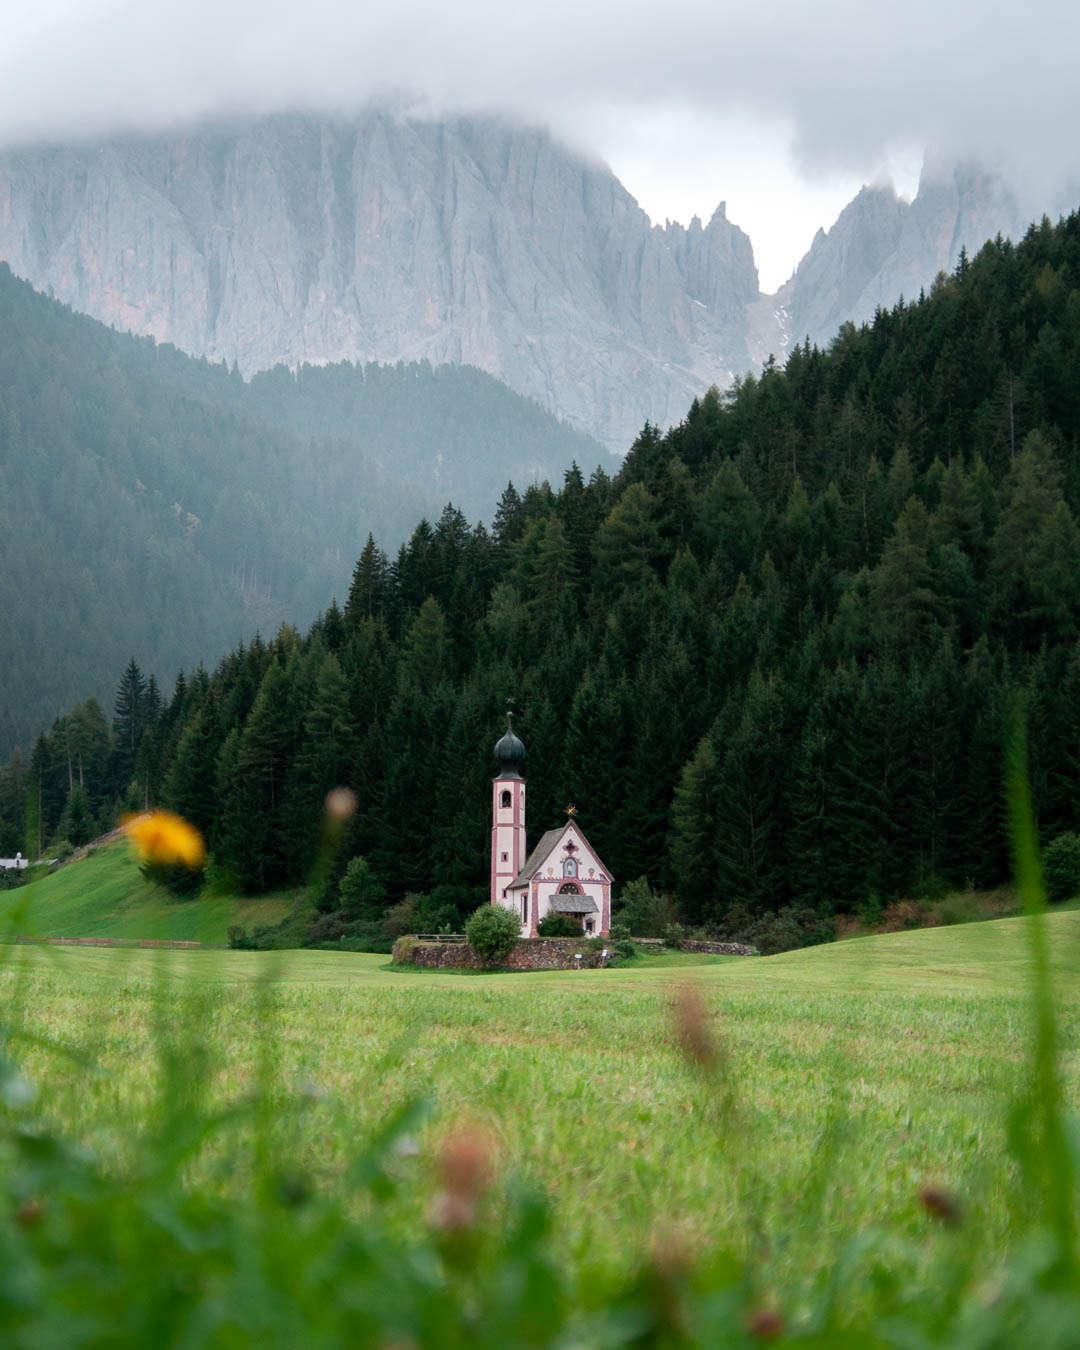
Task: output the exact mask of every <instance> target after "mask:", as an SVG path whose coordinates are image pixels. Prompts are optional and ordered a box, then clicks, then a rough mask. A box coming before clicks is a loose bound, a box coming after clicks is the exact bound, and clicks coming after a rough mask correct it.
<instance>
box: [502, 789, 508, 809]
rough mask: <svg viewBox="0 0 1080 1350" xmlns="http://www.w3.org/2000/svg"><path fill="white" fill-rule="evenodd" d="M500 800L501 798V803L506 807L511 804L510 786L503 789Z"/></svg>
mask: <svg viewBox="0 0 1080 1350" xmlns="http://www.w3.org/2000/svg"><path fill="white" fill-rule="evenodd" d="M500 800H501V804H502V805H503V806H504V807H505V806H509V805H510V789H509V788H504V789H503V794H502V797H501V799H500Z"/></svg>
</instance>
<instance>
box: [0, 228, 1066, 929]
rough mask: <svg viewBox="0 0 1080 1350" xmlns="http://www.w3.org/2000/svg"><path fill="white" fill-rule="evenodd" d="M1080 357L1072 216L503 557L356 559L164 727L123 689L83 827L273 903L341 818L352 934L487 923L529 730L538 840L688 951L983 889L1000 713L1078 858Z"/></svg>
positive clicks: (587, 496)
mask: <svg viewBox="0 0 1080 1350" xmlns="http://www.w3.org/2000/svg"><path fill="white" fill-rule="evenodd" d="M1078 357H1080V216H1076V215H1074V216H1071V217H1069V219H1067V220H1065V221H1063V222H1062V223H1061V224H1059V225H1058V226H1057V227H1053V226H1051V225H1050V224H1049V223H1048V222H1044V223H1043V224H1042V225H1041V226H1039V227H1037V228H1033V229H1032V230H1031V231H1029V233H1028V235H1027V237H1026V238H1025V239H1024V240H1023V242H1022V243H1021V244H1019V245H1017V246H1016V247H1013V246H1012V245H1010V244H1008V243H1006V242H1002V241H1000V240H999V241H998V242H996V243H991V244H988V245H987V246H986V247H985V248H984V249H983V250H982V251H981V252H980V253H979V254H978V256H977V257H976V258H974V259H972V260H970V261H969V260H968V259H967V258H966V257H963V258H962V259H961V263H960V265H959V267H958V268H957V270H956V273H955V275H953V276H951V277H949V278H947V279H946V278H944V277H943V278H941V279H940V280H939V282H938V283H937V284H936V285H935V287H934V289H933V293H932V294H930V295H929V296H925V297H922V298H920V300H919V301H918V302H917V303H914V304H911V305H903V306H898V307H897V308H895V309H893V310H892V311H890V312H888V313H881V314H879V315H878V317H877V319H876V320H875V322H874V323H873V324H872V325H870V326H868V327H866V328H863V329H860V330H856V329H855V328H853V327H848V328H845V329H844V330H842V331H841V332H840V334H839V335H838V337H837V338H836V340H835V341H834V342H833V344H832V346H831V348H830V350H829V351H828V352H821V351H818V350H814V349H808V348H800V349H798V350H797V351H795V352H794V353H793V354H792V355H791V357H790V359H789V361H788V362H787V365H786V368H785V369H783V370H781V369H777V368H771V367H770V368H768V369H767V370H766V371H765V372H764V374H763V375H762V376H761V378H760V379H747V380H746V381H744V382H743V383H741V384H740V385H739V386H738V387H737V388H736V389H735V390H734V391H733V392H732V393H731V395H730V396H729V397H727V398H721V397H720V396H719V395H718V394H717V393H716V392H715V391H713V392H710V393H709V394H708V395H707V396H705V397H704V398H702V399H701V400H700V401H697V402H695V403H694V405H693V406H692V407H691V409H690V411H689V413H688V415H687V417H686V419H685V421H684V422H683V423H682V424H681V425H680V426H678V427H676V428H674V429H673V430H672V431H671V432H670V433H669V434H667V435H661V434H660V433H659V432H658V431H656V430H655V429H653V428H651V427H648V426H647V427H646V428H645V429H644V430H643V432H642V434H641V435H640V436H639V437H638V439H637V441H636V442H635V444H634V446H633V447H632V449H631V450H630V453H629V455H628V456H627V458H626V461H625V463H624V465H623V467H622V469H621V471H620V472H619V474H618V476H617V477H616V478H615V479H614V480H609V479H608V478H607V477H606V476H605V475H604V474H603V473H602V472H597V473H594V474H593V475H592V476H591V477H589V478H588V479H586V478H585V477H583V475H582V474H581V473H579V472H578V471H577V470H576V468H575V469H572V470H570V471H569V472H567V473H566V475H565V477H564V481H563V482H562V484H561V485H560V486H559V490H558V491H553V490H550V489H548V488H547V487H546V486H544V487H540V488H537V487H532V488H530V489H528V490H527V491H525V492H524V493H523V494H521V495H519V494H518V493H517V492H516V491H515V490H514V489H512V488H508V489H507V491H506V492H505V494H504V496H503V498H502V501H501V503H500V506H499V510H498V513H497V515H496V518H495V522H494V528H493V530H492V531H491V532H490V534H489V533H488V532H487V531H486V530H485V529H484V528H483V527H482V526H473V527H470V526H469V525H468V523H467V521H466V520H465V518H464V517H463V516H462V515H460V514H459V513H458V512H456V511H453V510H447V511H445V512H444V513H443V515H442V516H441V517H440V518H439V520H438V521H437V523H436V524H435V525H434V526H433V527H432V526H429V525H427V524H426V523H424V524H421V525H420V526H418V527H417V528H416V529H415V531H414V533H413V535H412V537H411V538H410V540H409V542H408V544H407V545H405V546H403V547H402V549H401V550H400V552H399V553H398V554H397V556H396V557H394V558H393V559H392V560H391V559H389V558H388V557H387V556H386V555H385V554H384V553H383V552H382V551H381V550H380V548H379V547H378V546H377V544H376V543H375V541H374V540H372V541H369V543H368V545H367V547H366V548H365V549H364V551H363V553H362V556H361V557H360V560H359V562H358V563H357V565H356V568H355V571H354V575H353V581H352V586H351V589H350V591H349V594H348V598H347V603H346V605H345V606H344V609H343V610H339V609H337V608H336V607H331V608H330V609H329V610H328V611H326V612H325V613H324V615H323V617H322V618H321V619H320V620H319V621H318V622H316V624H315V625H314V627H313V628H312V629H311V631H310V633H308V634H307V636H304V637H301V636H299V635H297V634H296V633H295V632H293V631H291V630H283V631H282V632H281V633H279V635H278V636H277V637H276V638H275V639H274V640H273V641H271V642H263V641H254V642H249V643H248V644H247V645H245V646H243V647H240V648H238V649H237V650H236V651H234V652H233V653H231V654H230V655H229V656H228V657H227V658H225V660H224V661H223V662H222V663H221V665H220V666H219V667H218V669H217V670H216V671H215V672H214V673H213V674H212V675H206V674H203V673H201V672H200V673H199V675H198V676H197V677H196V678H193V679H188V680H186V681H185V680H182V681H180V682H179V683H178V685H177V687H176V690H175V691H174V693H173V694H172V695H171V697H170V698H169V699H168V700H167V701H166V702H165V703H164V704H162V705H161V706H160V707H152V706H151V704H150V702H149V701H148V700H147V698H146V697H145V694H143V693H141V692H140V689H139V671H138V670H136V669H134V668H132V669H131V670H129V672H128V675H127V677H126V681H125V685H124V686H123V687H122V689H121V694H120V700H119V702H118V708H119V722H118V727H117V731H118V733H119V734H116V735H114V736H113V738H112V741H111V749H110V739H109V736H108V735H107V734H106V729H105V728H104V726H103V720H102V719H101V718H100V716H99V714H97V713H95V714H94V717H95V718H96V719H97V721H96V725H97V731H96V733H95V735H96V737H97V743H98V746H99V754H100V762H101V764H102V766H103V768H102V770H101V771H100V772H98V771H95V774H93V775H90V776H88V777H87V779H86V780H85V783H84V788H85V797H86V800H85V802H84V804H83V807H82V808H80V809H81V810H83V812H84V814H85V812H86V811H87V810H88V811H90V812H96V813H100V812H102V811H106V812H107V811H108V810H109V809H110V802H111V800H112V797H113V796H114V795H116V794H117V793H118V792H121V791H123V789H124V785H125V784H126V783H127V782H128V781H129V780H130V779H131V777H133V776H134V777H137V778H138V783H139V786H138V788H137V792H138V794H140V795H142V794H145V795H146V796H148V797H149V798H151V799H154V800H160V801H162V802H164V803H166V804H168V805H170V806H172V807H175V808H176V809H177V810H180V811H181V812H183V813H184V814H185V815H187V816H189V817H190V818H191V819H193V820H194V821H195V822H196V823H197V824H198V825H199V827H200V828H201V829H203V830H204V831H205V832H206V834H207V836H208V838H209V840H210V844H211V847H212V849H213V852H214V855H215V866H216V867H217V868H219V869H222V870H226V871H228V872H230V873H232V874H233V875H234V876H235V877H236V878H237V879H238V880H239V881H240V883H241V884H243V885H244V886H246V887H251V888H260V887H269V886H272V885H277V884H279V883H282V882H288V881H295V880H297V879H300V878H302V877H303V876H304V875H305V874H306V871H307V869H308V868H309V866H310V864H311V860H312V856H313V850H314V846H315V839H316V834H317V829H318V821H319V812H320V806H321V802H322V798H323V794H324V792H325V791H326V789H327V788H329V787H331V786H334V785H336V784H339V783H348V784H350V785H351V786H352V787H353V788H354V789H355V791H356V793H357V796H358V799H359V809H358V811H357V813H356V815H355V816H354V818H353V820H352V822H351V826H350V831H351V833H350V837H349V839H348V841H347V848H346V850H345V853H344V857H345V858H347V857H350V856H354V855H363V857H364V858H365V859H366V860H367V863H368V866H369V872H368V873H366V874H365V878H364V886H362V887H361V888H360V891H361V893H362V895H363V896H366V899H362V901H361V902H359V909H355V908H354V910H353V911H351V917H352V918H353V919H356V918H357V917H358V916H359V917H362V918H363V919H364V920H365V921H369V922H375V921H376V920H377V918H378V913H379V911H380V910H381V908H382V907H383V906H384V905H388V904H392V903H395V902H398V901H400V900H401V898H402V897H403V896H404V895H405V893H407V892H423V893H426V894H428V895H429V896H430V899H429V900H428V901H426V902H424V903H425V904H426V906H427V908H422V909H421V910H420V911H415V910H414V911H413V912H414V913H422V914H423V916H424V917H425V920H426V921H427V922H428V923H429V924H430V923H434V922H435V921H436V920H439V919H443V920H446V919H448V918H449V919H456V916H457V913H458V909H464V908H467V907H468V906H469V905H471V904H472V903H475V902H476V900H477V898H478V897H479V898H482V896H483V894H484V893H485V887H486V878H487V867H488V862H487V847H488V830H489V824H490V821H489V796H488V787H489V781H490V777H491V773H492V771H493V766H492V763H491V761H490V757H489V756H490V747H491V744H492V742H493V741H494V739H495V738H496V736H497V735H498V734H499V731H500V728H501V725H502V722H501V709H502V707H503V701H504V700H505V699H506V698H507V697H508V696H511V697H513V698H514V699H515V702H516V707H517V709H518V710H519V718H518V721H517V724H516V725H517V727H518V729H519V730H520V733H521V735H522V738H523V739H524V741H525V742H526V745H527V747H528V761H527V766H526V767H527V773H528V777H529V792H530V805H529V812H530V822H529V823H530V836H531V837H532V838H535V837H536V835H537V834H538V833H539V832H540V831H541V830H543V829H545V828H547V827H549V826H551V825H553V824H555V823H557V821H558V819H559V817H560V813H561V810H562V808H563V807H564V806H565V805H566V804H567V803H570V802H573V803H575V804H576V806H577V807H578V811H579V819H580V821H581V823H582V825H583V828H584V829H585V830H586V831H587V832H588V834H589V837H590V839H591V840H592V841H593V842H594V844H595V845H596V847H597V849H598V850H599V852H600V854H601V855H602V856H603V857H604V859H605V861H606V862H607V863H608V864H609V866H610V867H611V869H612V871H613V872H614V874H615V876H616V878H617V879H618V881H619V882H620V883H624V882H626V881H628V880H630V879H632V878H636V877H639V876H642V875H645V876H647V877H648V878H649V879H650V881H651V882H652V883H653V885H654V886H658V887H663V888H667V889H670V890H671V891H672V892H673V894H674V896H675V897H676V899H677V902H678V905H679V908H680V911H681V915H682V917H683V919H684V920H685V921H686V922H689V923H705V924H709V925H712V926H714V927H716V928H717V929H718V930H720V931H724V930H725V929H727V930H731V929H733V928H735V927H738V926H740V925H742V924H745V922H746V919H747V915H748V914H749V915H754V914H758V915H760V914H762V913H766V912H769V911H776V910H779V909H781V908H782V907H785V906H790V905H795V906H799V907H802V908H804V909H807V910H814V911H817V912H820V913H831V912H833V911H835V910H843V909H851V908H854V907H857V906H860V905H863V904H864V903H866V902H867V901H872V900H873V898H874V897H877V898H880V899H887V898H889V897H892V896H895V895H898V894H902V893H905V892H911V891H914V890H920V889H928V888H933V887H935V886H937V885H941V884H951V885H963V884H964V883H965V882H969V881H970V882H972V883H975V884H987V883H993V882H997V881H999V880H1001V879H1002V878H1003V877H1004V876H1005V874H1006V868H1007V860H1006V851H1005V839H1004V833H1003V823H1002V803H1001V760H1002V738H1003V732H1004V727H1005V724H1006V717H1007V710H1008V707H1009V705H1010V702H1011V700H1012V699H1013V697H1014V695H1015V694H1017V693H1020V692H1023V693H1025V694H1026V695H1027V697H1028V701H1029V707H1030V720H1031V743H1032V772H1033V788H1034V794H1035V801H1036V806H1037V810H1038V815H1039V821H1040V828H1041V829H1042V831H1043V833H1044V835H1045V836H1046V837H1047V838H1049V837H1052V836H1053V835H1055V834H1057V833H1059V832H1061V831H1063V830H1066V829H1071V828H1075V827H1076V826H1077V825H1078V824H1080V722H1078V719H1077V717H1076V708H1077V706H1078V705H1080V703H1078V701H1080V647H1078V634H1080V628H1078V622H1080V529H1078V527H1077V523H1076V519H1075V515H1076V511H1077V509H1078V507H1080V473H1078V436H1080V386H1078V385H1077V381H1076V378H1075V374H1076V370H1077V361H1078ZM162 617H163V619H164V618H165V617H166V616H164V615H163V616H162ZM80 719H81V722H82V723H86V722H87V721H88V718H87V715H86V709H85V707H83V708H82V709H81V710H80V709H77V710H76V711H75V713H73V714H71V715H70V716H69V717H68V718H65V719H62V720H61V721H60V722H59V723H58V724H57V725H56V727H55V728H54V729H53V731H52V732H51V734H50V735H48V736H47V737H42V738H41V740H39V742H38V744H37V746H36V748H35V750H34V758H33V762H32V764H31V765H30V766H29V769H28V771H25V772H24V775H23V779H22V785H23V786H25V787H26V788H27V789H28V790H27V791H22V790H21V788H20V789H19V790H16V789H15V788H14V787H12V783H13V775H12V771H10V770H9V771H8V774H7V777H6V780H5V781H6V783H7V784H8V788H9V790H8V792H7V797H6V801H7V802H8V803H9V805H8V806H7V808H6V809H7V810H8V812H9V828H10V831H11V833H12V835H18V836H19V837H22V833H24V832H25V831H26V828H27V822H26V821H25V819H24V818H23V817H22V816H17V818H16V817H15V816H13V815H11V814H10V813H17V812H18V810H19V807H20V803H22V802H24V801H26V800H29V801H30V802H31V803H32V804H34V805H33V810H34V811H37V804H38V803H40V817H37V816H35V817H34V818H33V819H31V821H30V822H29V824H30V827H31V832H32V834H33V836H34V842H35V844H36V842H37V840H38V839H39V838H40V839H41V840H46V839H48V838H49V837H50V836H51V835H53V834H54V833H55V832H56V831H57V830H58V828H64V829H68V828H69V827H70V819H71V807H70V801H71V795H70V792H69V784H70V783H71V782H72V781H75V780H73V779H72V778H71V777H70V775H69V768H68V765H69V751H68V748H67V747H68V745H69V742H70V741H71V738H72V735H73V734H75V740H76V742H77V740H78V734H77V730H76V728H77V726H78V724H79V722H80ZM89 720H93V719H89ZM76 778H77V775H76ZM76 787H77V783H76ZM65 802H67V803H68V805H67V806H65ZM65 810H67V813H68V817H67V820H66V821H65V823H64V825H63V826H62V827H61V826H60V818H61V814H62V813H63V812H65ZM323 903H324V904H325V905H327V906H330V907H332V906H333V905H334V903H336V902H335V899H334V897H333V895H332V894H327V895H325V896H324V897H323ZM455 906H457V907H458V909H455Z"/></svg>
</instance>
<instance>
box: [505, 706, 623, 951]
mask: <svg viewBox="0 0 1080 1350" xmlns="http://www.w3.org/2000/svg"><path fill="white" fill-rule="evenodd" d="M495 759H496V760H497V761H498V765H499V772H498V773H497V774H496V776H495V779H494V781H493V783H492V797H491V903H492V904H493V905H502V906H503V907H504V908H506V909H511V910H513V911H514V913H515V914H517V916H518V918H519V919H520V921H521V934H522V937H536V929H537V925H538V924H539V922H540V920H541V919H542V918H543V917H544V915H545V914H550V913H551V912H552V911H554V912H555V913H558V914H566V915H568V916H570V917H572V918H574V919H577V920H579V921H580V923H581V930H582V932H583V933H586V934H594V935H595V936H597V937H606V936H607V934H608V930H609V928H610V927H611V874H610V873H609V872H608V870H607V868H606V867H605V866H604V864H603V863H602V862H601V861H600V858H599V856H598V855H597V853H596V850H595V849H594V848H593V847H592V845H591V844H590V843H589V841H588V839H586V838H585V834H584V831H583V830H582V829H581V827H580V825H578V823H577V821H576V820H574V818H573V816H572V815H571V817H570V819H569V820H568V821H567V822H566V824H565V825H563V826H562V827H561V828H559V829H555V830H548V831H547V833H546V834H544V835H542V836H541V838H540V842H539V843H538V844H537V845H536V847H535V848H534V849H533V851H532V852H531V853H530V854H528V856H526V843H525V780H524V777H523V775H522V772H521V766H522V764H523V763H524V762H525V746H524V745H523V744H522V742H521V740H520V739H519V738H518V737H517V736H515V734H514V728H513V722H512V718H511V716H509V715H508V717H507V727H506V733H505V735H504V736H503V737H502V738H501V739H500V740H499V741H498V742H497V743H496V745H495Z"/></svg>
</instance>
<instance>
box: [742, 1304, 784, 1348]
mask: <svg viewBox="0 0 1080 1350" xmlns="http://www.w3.org/2000/svg"><path fill="white" fill-rule="evenodd" d="M746 1329H747V1331H748V1332H749V1333H750V1335H751V1336H753V1338H754V1340H755V1341H775V1340H776V1338H777V1337H778V1336H782V1335H783V1334H784V1319H783V1317H781V1315H780V1314H779V1313H778V1312H777V1311H776V1309H775V1308H759V1309H758V1311H757V1312H753V1313H751V1314H750V1315H749V1317H747V1319H746Z"/></svg>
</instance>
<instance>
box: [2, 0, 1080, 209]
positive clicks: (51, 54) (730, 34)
mask: <svg viewBox="0 0 1080 1350" xmlns="http://www.w3.org/2000/svg"><path fill="white" fill-rule="evenodd" d="M0 25H2V28H0V142H2V143H4V144H7V145H12V144H16V143H20V142H26V141H31V140H39V139H69V138H71V137H74V136H96V135H100V134H102V133H105V132H109V131H113V130H119V129H122V130H130V129H135V128H145V129H147V130H156V129H160V128H162V127H166V126H170V125H174V124H176V123H178V122H187V121H191V120H194V119H202V118H206V117H211V116H221V115H235V114H241V113H264V112H269V111H274V110H278V109H287V108H304V109H312V110H328V111H339V112H343V113H347V112H350V111H353V110H355V109H357V108H359V107H361V106H363V105H364V104H366V103H369V102H372V101H384V100H387V99H393V100H395V101H396V102H397V103H399V104H401V105H402V106H406V107H413V108H415V109H416V110H417V111H421V112H424V111H427V112H433V113H436V112H442V111H448V110H460V111H477V110H492V111H499V112H508V113H511V114H513V115H516V116H517V117H519V118H522V119H526V120H528V121H533V122H544V123H547V124H548V125H550V126H552V127H553V128H554V129H555V130H556V132H557V133H558V134H560V135H561V136H563V137H564V138H566V139H568V140H570V141H571V142H572V143H574V144H576V145H577V146H579V147H581V148H585V149H590V148H591V149H593V150H594V151H600V152H603V153H606V149H605V147H606V146H608V145H610V144H611V141H612V132H611V129H612V127H614V126H617V125H619V123H620V122H623V123H627V124H629V123H632V122H633V120H634V119H635V118H643V119H645V118H653V119H655V118H656V117H657V116H658V115H660V114H661V113H662V112H663V110H665V109H672V108H676V109H678V110H679V114H680V116H681V117H683V118H684V119H687V118H689V119H694V118H700V119H701V124H702V125H703V126H705V125H708V124H710V123H712V124H715V123H717V122H718V121H719V122H725V121H726V122H728V123H734V122H735V121H737V120H738V119H743V120H747V119H748V120H750V121H753V120H755V119H759V120H761V121H762V122H763V123H767V124H768V125H771V126H776V125H783V126H786V127H787V128H788V129H789V149H790V154H791V156H792V157H793V160H794V163H795V164H796V166H797V168H798V169H799V170H800V171H802V172H803V173H804V174H805V175H806V176H807V177H825V176H828V175H833V176H834V177H836V176H843V177H847V176H849V175H855V176H861V177H869V176H871V175H873V174H874V173H875V172H878V171H879V169H880V166H881V165H882V163H883V162H885V161H886V160H887V158H888V157H889V156H890V155H891V154H895V153H896V152H897V149H898V148H900V149H904V148H907V147H912V146H918V147H922V146H931V147H935V148H936V150H937V151H938V152H940V153H942V154H944V155H949V156H953V155H971V156H975V157H979V158H982V159H984V160H986V161H988V162H991V163H993V164H995V165H997V166H1000V167H1002V168H1003V169H1004V170H1005V171H1006V172H1007V173H1008V174H1009V176H1010V177H1012V178H1013V179H1014V180H1022V186H1023V187H1024V188H1025V189H1027V190H1028V191H1030V192H1032V193H1034V194H1038V193H1044V192H1046V191H1048V190H1049V189H1050V188H1051V187H1054V188H1060V186H1061V184H1062V183H1063V182H1065V181H1067V180H1069V179H1072V180H1077V179H1080V173H1078V170H1080V144H1078V142H1077V139H1076V137H1075V128H1076V126H1077V125H1078V124H1080V81H1077V80H1076V78H1075V61H1076V56H1077V53H1078V52H1080V6H1077V5H1076V4H1075V3H1074V0H1053V2H1051V0H1032V3H1029V4H1027V5H1022V6H1021V5H1016V4H1015V3H1014V2H1013V3H1009V4H1005V3H1001V0H982V2H981V3H980V4H978V5H975V4H971V3H962V4H957V3H953V4H949V3H944V4H943V3H941V0H910V2H909V4H908V5H907V6H906V7H901V6H892V5H890V6H885V5H870V4H867V3H866V0H832V2H831V3H825V4H824V5H808V4H806V2H805V0H774V3H772V4H770V5H761V4H758V5H747V4H745V3H739V4H735V3H731V0H728V3H719V4H718V3H715V0H714V2H712V3H710V2H708V0H673V3H672V4H671V5H669V6H667V7H662V6H659V5H657V4H656V3H655V0H590V3H588V4H587V5H582V4H581V3H580V0H574V3H570V0H545V3H543V4H538V3H535V0H527V2H526V3H519V4H518V5H514V6H508V5H506V4H505V0H499V3H494V0H459V3H458V4H456V5H452V6H451V5H439V6H435V5H432V4H430V3H429V2H427V3H420V0H399V2H398V3H396V4H394V5H393V6H389V5H388V6H386V7H384V8H380V7H377V6H376V5H374V4H363V5H360V4H357V3H356V0H349V3H342V2H341V0H307V3H305V4H302V5H297V4H296V3H295V0H289V3H288V4H286V3H284V2H283V0H259V3H258V4H254V3H251V0H242V2H241V3H239V4H232V5H228V6H220V5H218V4H211V3H209V0H185V3H183V4H171V3H168V0H47V2H46V3H43V4H41V5H38V6H37V7H36V8H35V10H34V13H33V14H32V15H31V14H29V13H27V14H23V15H14V16H12V15H10V14H9V15H8V16H7V17H6V18H3V19H0Z"/></svg>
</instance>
